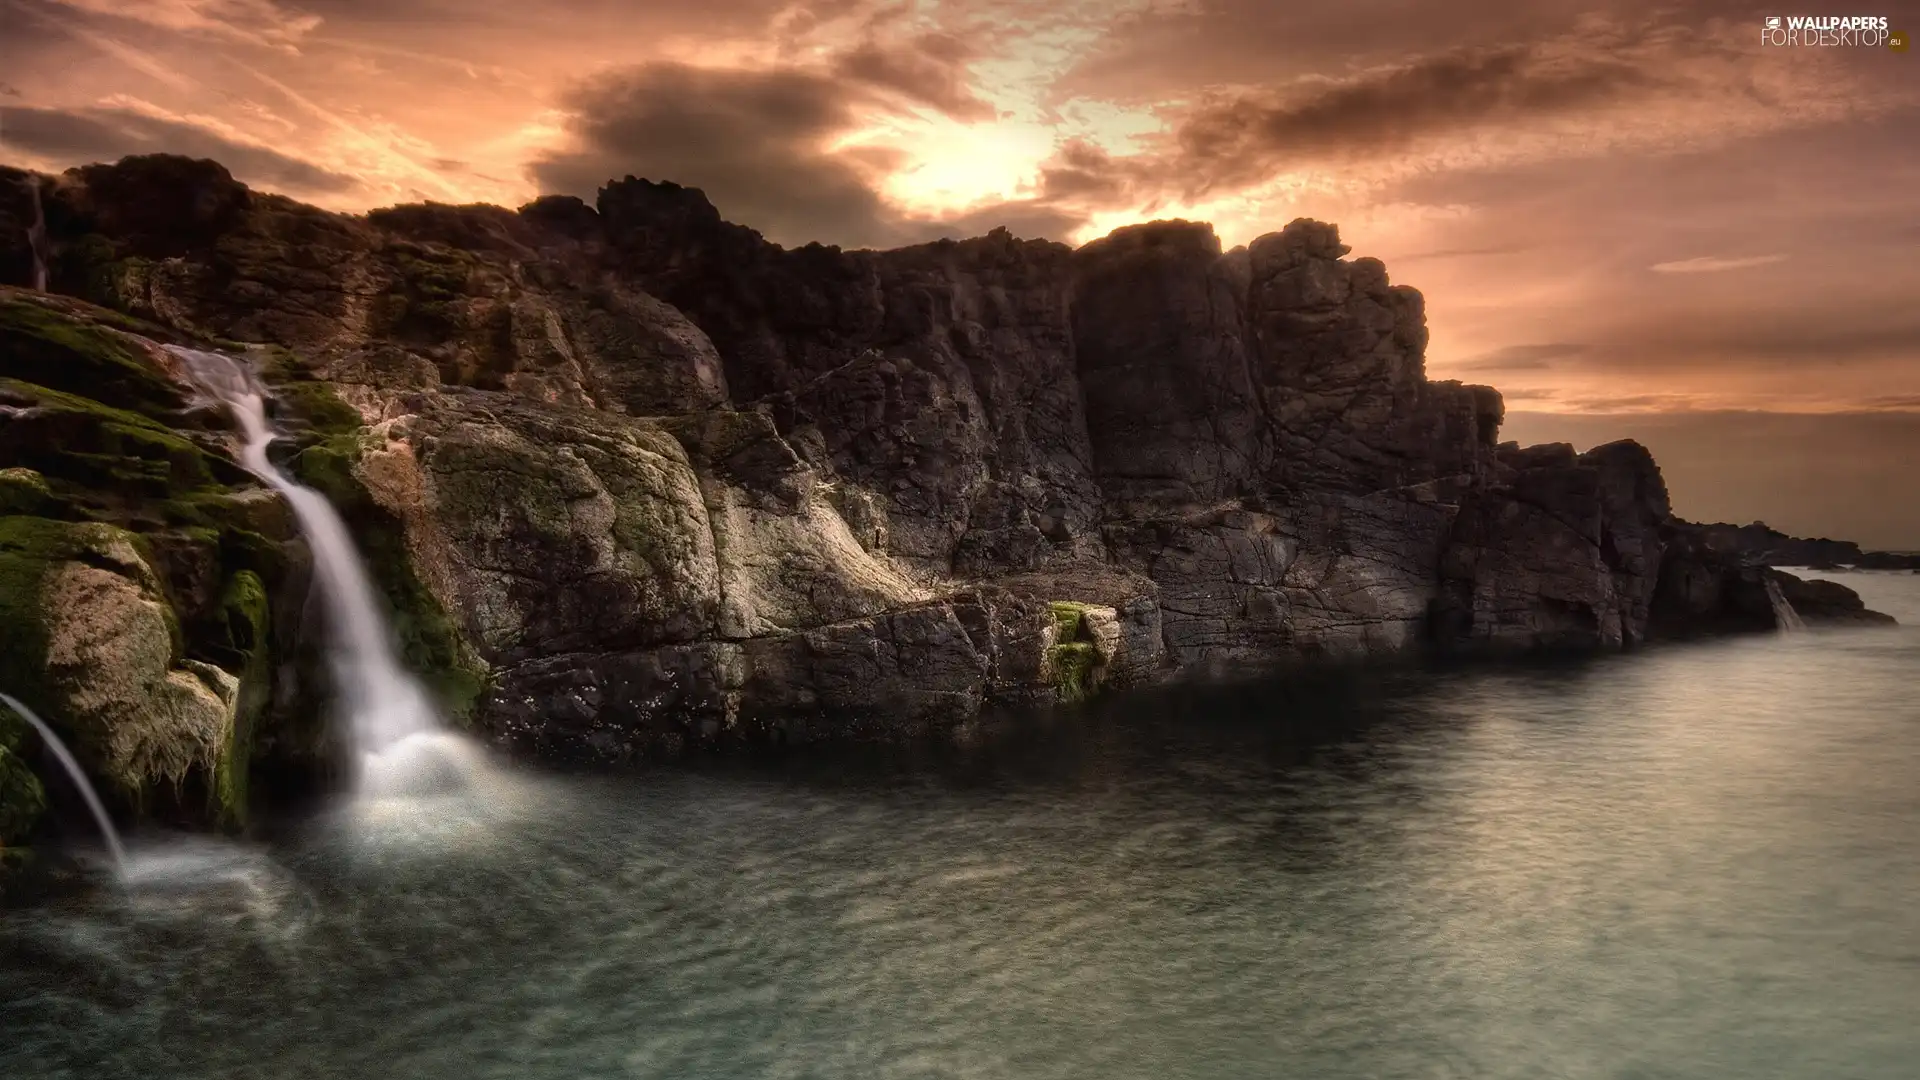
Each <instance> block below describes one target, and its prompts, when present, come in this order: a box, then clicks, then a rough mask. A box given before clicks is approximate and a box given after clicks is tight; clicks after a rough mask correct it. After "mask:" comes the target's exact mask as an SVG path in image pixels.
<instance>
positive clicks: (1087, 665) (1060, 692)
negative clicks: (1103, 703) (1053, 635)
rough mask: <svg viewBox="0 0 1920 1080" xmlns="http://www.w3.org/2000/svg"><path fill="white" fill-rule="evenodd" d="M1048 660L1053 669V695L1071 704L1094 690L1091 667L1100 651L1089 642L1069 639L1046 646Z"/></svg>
mask: <svg viewBox="0 0 1920 1080" xmlns="http://www.w3.org/2000/svg"><path fill="white" fill-rule="evenodd" d="M1047 662H1048V665H1049V667H1050V668H1051V669H1052V671H1053V689H1054V693H1055V696H1057V697H1058V698H1059V699H1060V700H1061V701H1062V702H1065V703H1067V704H1073V703H1075V702H1080V701H1085V700H1086V699H1087V698H1088V697H1090V696H1092V694H1093V670H1094V668H1095V667H1096V666H1097V665H1098V664H1099V662H1100V654H1099V651H1098V650H1096V649H1095V648H1094V647H1093V645H1092V643H1091V642H1086V641H1069V642H1067V643H1066V644H1064V645H1055V646H1053V647H1052V648H1050V649H1048V650H1047Z"/></svg>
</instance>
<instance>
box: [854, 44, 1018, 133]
mask: <svg viewBox="0 0 1920 1080" xmlns="http://www.w3.org/2000/svg"><path fill="white" fill-rule="evenodd" d="M971 59H973V53H972V50H971V49H969V48H968V47H967V45H966V44H965V43H964V42H963V41H961V40H960V39H959V38H958V37H955V36H953V35H951V34H923V35H921V36H919V37H916V38H912V39H910V40H907V41H903V42H882V41H879V40H871V39H870V40H868V41H865V42H863V43H861V44H860V45H858V46H856V47H854V48H853V49H850V50H848V51H847V52H843V53H841V54H840V55H839V56H837V57H836V58H835V59H834V62H833V74H835V75H836V76H838V77H840V78H842V79H846V80H848V81H851V82H855V83H860V84H862V85H865V86H868V87H872V88H874V89H876V90H883V91H891V92H893V93H897V94H899V95H900V96H902V97H903V98H905V99H907V100H908V101H910V102H913V103H916V104H920V105H927V106H931V107H932V108H935V109H938V110H940V111H941V112H943V113H946V114H947V115H948V116H951V117H953V118H954V119H956V120H991V119H992V118H993V116H994V108H993V106H992V105H990V104H988V103H987V102H985V101H982V100H980V98H979V97H978V96H976V95H975V94H974V92H973V90H972V88H971V87H970V86H968V84H967V80H968V73H967V66H966V65H967V61H969V60H971Z"/></svg>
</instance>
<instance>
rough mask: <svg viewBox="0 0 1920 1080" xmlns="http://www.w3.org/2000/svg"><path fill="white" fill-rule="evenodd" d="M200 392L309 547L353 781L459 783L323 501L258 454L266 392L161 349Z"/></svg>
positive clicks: (456, 766) (265, 428)
mask: <svg viewBox="0 0 1920 1080" xmlns="http://www.w3.org/2000/svg"><path fill="white" fill-rule="evenodd" d="M167 350H168V351H169V352H171V353H172V354H173V355H175V356H177V357H179V358H180V360H181V361H182V362H183V363H185V365H186V366H187V370H188V371H189V372H190V373H191V374H192V376H193V379H194V381H195V382H196V383H198V384H199V385H200V387H201V388H202V389H203V390H204V391H206V393H208V394H210V395H212V396H213V397H214V398H216V399H218V400H219V401H221V402H224V403H225V404H226V405H227V407H228V408H229V409H230V410H232V412H233V415H234V418H235V419H237V420H238V421H239V422H240V426H241V429H242V430H243V431H244V432H245V434H246V440H247V441H246V446H245V447H244V449H243V450H242V452H241V463H242V464H244V465H245V466H246V467H247V468H248V469H249V470H251V471H252V472H253V473H254V474H255V475H257V476H259V477H260V478H261V479H262V480H264V481H266V483H267V484H268V485H269V486H270V487H272V488H273V489H274V490H275V491H278V492H279V493H280V494H281V495H282V496H284V497H285V498H286V500H287V502H288V503H290V504H291V505H292V506H293V511H294V515H295V517H297V518H298V519H299V522H300V529H301V531H302V532H303V533H304V534H305V535H306V538H307V543H308V545H309V546H310V547H311V548H312V549H313V562H314V571H315V584H316V586H317V587H318V589H319V591H320V594H321V597H322V601H323V603H324V605H325V611H326V616H327V630H328V635H329V638H330V641H329V648H328V663H329V666H330V667H331V669H332V672H333V681H334V684H335V685H334V692H335V693H336V694H338V695H339V697H340V707H341V709H342V711H343V712H344V714H345V715H346V717H347V718H348V720H349V722H350V724H349V735H350V737H351V739H352V747H353V749H354V751H355V752H356V757H357V764H358V766H359V776H358V777H357V780H358V785H359V787H360V790H361V791H362V792H367V791H369V790H370V789H371V790H374V791H377V792H382V793H398V792H399V791H407V790H416V789H418V788H419V787H420V786H421V785H422V784H423V783H425V784H427V785H429V786H433V787H445V786H448V785H449V784H455V785H458V784H461V783H463V778H464V777H465V776H466V775H467V772H468V770H467V768H466V766H465V764H464V761H463V759H461V758H460V757H459V756H458V755H457V754H453V753H449V751H448V748H447V747H446V745H445V737H444V733H443V729H442V727H441V723H440V718H439V716H438V714H437V712H436V710H435V709H434V707H433V705H432V702H431V700H430V698H429V697H428V695H427V692H426V689H425V688H424V687H422V686H421V685H420V682H419V680H417V679H415V678H414V677H413V675H412V674H411V673H409V672H408V671H407V670H406V669H405V668H404V667H403V666H402V665H401V663H400V658H399V655H398V649H397V648H396V647H395V643H394V638H393V632H392V631H391V630H390V629H389V628H388V626H387V622H386V619H385V618H384V617H383V616H382V614H381V610H380V603H379V598H378V595H377V594H376V593H375V592H374V589H373V583H372V582H371V581H370V580H369V579H368V577H367V571H366V564H365V563H364V562H362V561H361V558H360V553H359V551H358V550H357V549H356V548H355V547H354V544H353V538H352V536H351V535H350V534H349V533H348V532H347V526H346V523H345V522H343V521H341V520H340V515H339V514H338V513H336V512H335V511H334V509H333V506H332V505H331V504H330V503H328V502H327V500H326V498H325V497H324V496H322V495H321V494H320V493H319V492H317V491H314V490H313V489H312V488H308V487H303V486H301V485H299V484H296V483H294V482H293V481H292V480H289V479H288V478H287V477H286V476H285V475H283V474H282V473H281V472H280V470H278V469H276V468H274V466H273V463H272V462H271V461H270V460H268V458H267V447H268V446H269V445H270V444H271V443H272V442H273V440H274V438H275V437H276V434H275V432H274V430H273V428H272V427H271V426H270V425H269V424H268V422H267V410H266V390H265V387H264V386H262V384H261V383H260V382H259V380H258V379H257V378H256V377H255V376H254V374H253V372H252V371H251V370H250V369H249V368H248V367H247V366H246V365H245V363H244V362H242V361H239V360H236V359H234V358H232V357H230V356H224V355H222V354H220V353H210V352H202V351H200V350H198V349H187V348H182V347H179V346H174V345H169V346H167Z"/></svg>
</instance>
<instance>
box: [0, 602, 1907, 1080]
mask: <svg viewBox="0 0 1920 1080" xmlns="http://www.w3.org/2000/svg"><path fill="white" fill-rule="evenodd" d="M1843 579H1844V580H1846V581H1847V582H1848V583H1849V584H1851V585H1853V586H1854V587H1856V588H1858V589H1860V591H1861V592H1862V593H1863V594H1864V595H1866V596H1867V597H1868V598H1869V600H1870V601H1871V602H1872V603H1873V604H1874V606H1876V607H1880V608H1881V609H1882V610H1888V611H1891V612H1893V613H1894V614H1896V615H1898V616H1900V617H1901V618H1903V620H1906V621H1908V622H1909V626H1907V627H1902V628H1901V629H1898V630H1892V631H1877V632H1875V631H1866V632H1849V633H1837V632H1836V633H1822V632H1813V633H1809V634H1805V635H1795V636H1782V637H1762V638H1751V639H1742V640H1735V641H1724V642H1717V643H1711V644H1706V645H1700V646H1685V647H1670V648H1662V649H1656V650H1650V651H1647V652H1644V653H1641V654H1638V655H1634V656H1626V657H1616V658H1607V659H1603V660H1598V661H1595V662H1591V663H1586V664H1580V665H1575V666H1558V667H1535V668H1525V669H1499V670H1485V669H1482V670H1453V671H1424V672H1397V673H1392V674H1387V673H1381V674H1376V675H1371V676H1367V677H1365V678H1363V679H1359V680H1346V681H1334V680H1327V681H1324V682H1321V683H1317V684H1313V685H1305V684H1292V685H1279V686H1262V687H1250V688H1242V689H1238V690H1232V691H1224V690H1221V691H1206V692H1193V691H1188V692H1181V693H1166V694H1154V695H1145V696H1138V697H1133V698H1128V699H1123V700H1122V701H1121V702H1118V703H1115V704H1110V705H1108V706H1105V707H1103V708H1101V709H1098V710H1095V711H1094V712H1092V713H1090V714H1086V715H1081V716H1077V717H1065V716H1062V717H1055V718H1053V719H1051V720H1049V721H1044V722H1042V721H1030V722H1029V723H1027V724H1026V725H1024V727H1023V728H1022V730H1021V732H1020V733H1018V734H1017V735H1009V736H1005V737H1002V738H998V739H993V740H988V741H986V742H985V743H984V744H982V745H980V746H978V747H976V748H974V749H972V750H966V751H961V750H933V749H925V750H921V751H916V752H895V753H878V752H874V753H862V754H856V753H852V752H846V751H833V752H830V753H815V754H808V755H805V756H802V757H798V758H789V759H787V760H785V761H783V762H779V763H769V762H759V763H736V764H729V765H725V766H709V767H701V768H691V769H674V770H662V771H653V772H647V773H641V774H637V775H630V776H623V777H615V778H607V777H601V778H589V779H582V778H566V777H553V776H541V775H533V774H529V773H521V772H507V773H503V774H501V775H500V776H498V777H497V778H496V780H495V782H494V784H493V785H492V786H491V787H490V788H489V790H487V791H486V792H484V793H483V797H482V798H480V799H478V800H469V801H460V800H440V801H436V800H412V801H407V802H395V803H392V804H385V805H375V806H372V807H362V808H360V809H359V810H357V811H355V812H352V813H347V812H344V811H343V812H341V813H339V814H335V815H333V816H330V817H327V818H323V819H320V820H316V821H311V822H306V823H303V824H302V825H301V826H300V827H299V828H298V829H295V830H292V831H290V832H287V833H286V834H285V835H282V836H280V837H278V838H277V839H276V840H275V841H274V842H272V843H271V844H264V845H258V846H249V847H239V846H231V845H218V844H212V843H207V842H201V843H198V844H193V843H185V842H166V841H163V840H161V839H160V838H155V837H144V838H143V837H139V836H135V837H134V838H133V845H132V846H133V848H134V849H135V853H136V854H135V860H136V863H138V864H140V865H141V866H142V868H143V869H142V870H141V872H140V873H139V874H138V875H137V878H138V880H137V881H136V884H135V885H134V887H132V888H131V889H129V890H127V891H126V892H124V893H120V894H102V895H98V896H95V897H92V898H89V899H84V900H72V901H67V902H64V903H62V904H58V905H55V906H52V907H42V908H38V909H35V910H31V911H25V912H14V913H9V914H6V915H4V916H0V1076H5V1077H9V1078H12V1077H61V1076H72V1077H87V1078H98V1077H123V1076H124V1077H143V1078H146V1077H169V1078H184V1077H316V1078H334V1077H339V1078H347V1077H352V1078H381V1077H396V1078H409V1077H419V1078H440V1077H457V1078H461V1080H478V1078H492V1077H501V1078H506V1077H515V1078H520V1077H525V1078H547V1077H553V1078H560V1077H567V1078H574V1077H581V1078H585V1077H677V1078H684V1077H783V1078H802V1077H819V1078H822V1080H826V1078H860V1077H886V1078H894V1077H903V1078H904V1077H930V1078H931V1077H983V1078H985V1077H996V1078H997V1077H1008V1078H1054V1077H1058V1078H1066V1077H1075V1078H1078V1077H1088V1078H1100V1080H1124V1078H1135V1077H1138V1078H1148V1077H1154V1078H1161V1077H1268V1078H1271V1077H1281V1078H1292V1077H1298V1078H1303V1080H1306V1078H1313V1080H1338V1078H1348V1077H1353V1078H1361V1077H1365V1078H1395V1080H1397V1078H1416V1077H1417V1078H1423V1080H1424V1078H1443V1077H1461V1078H1468V1077H1472V1078H1515V1080H1518V1078H1523V1077H1524V1078H1529V1080H1531V1078H1540V1077H1568V1078H1585V1077H1596V1078H1598V1077H1606V1078H1621V1080H1624V1078H1636V1080H1652V1078H1667V1077H1672V1078H1683V1077H1684V1078H1708V1077H1711V1078H1727V1080H1766V1078H1789V1077H1791V1078H1805V1080H1844V1078H1860V1080H1871V1078H1882V1077H1884V1078H1894V1077H1899V1078H1902V1080H1910V1078H1912V1077H1914V1076H1915V1075H1920V1022H1917V1021H1916V1017H1920V691H1917V690H1916V686H1917V685H1920V684H1917V683H1916V680H1915V675H1916V673H1920V629H1917V628H1920V576H1916V575H1893V574H1874V575H1864V574H1847V575H1844V576H1843ZM143 850H144V854H142V853H141V852H142V851H143Z"/></svg>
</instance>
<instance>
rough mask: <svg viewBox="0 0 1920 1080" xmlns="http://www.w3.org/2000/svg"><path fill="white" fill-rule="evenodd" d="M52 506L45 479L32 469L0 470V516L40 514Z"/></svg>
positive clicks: (51, 497) (51, 493) (52, 499)
mask: <svg viewBox="0 0 1920 1080" xmlns="http://www.w3.org/2000/svg"><path fill="white" fill-rule="evenodd" d="M53 504H54V498H53V489H52V488H50V487H48V486H47V478H46V477H44V476H42V475H40V474H39V473H37V472H34V471H33V470H32V469H18V468H15V469H0V514H40V513H44V512H45V511H46V510H47V509H49V508H50V507H52V506H53Z"/></svg>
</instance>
